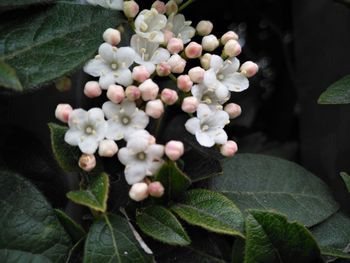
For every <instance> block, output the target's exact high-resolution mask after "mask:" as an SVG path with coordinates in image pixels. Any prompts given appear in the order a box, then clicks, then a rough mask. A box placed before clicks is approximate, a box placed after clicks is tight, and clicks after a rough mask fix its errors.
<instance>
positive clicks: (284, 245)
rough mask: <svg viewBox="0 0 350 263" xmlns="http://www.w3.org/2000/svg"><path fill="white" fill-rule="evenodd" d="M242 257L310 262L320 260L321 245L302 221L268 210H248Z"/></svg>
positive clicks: (255, 259) (253, 260)
mask: <svg viewBox="0 0 350 263" xmlns="http://www.w3.org/2000/svg"><path fill="white" fill-rule="evenodd" d="M246 237H247V239H246V245H245V261H244V262H247V263H248V262H249V263H254V262H268V263H273V262H284V263H291V262H295V263H303V262H305V263H309V262H323V261H322V258H321V255H320V249H319V248H318V246H317V243H316V241H315V240H314V239H313V237H312V235H311V234H310V232H309V231H308V230H307V229H306V228H305V227H304V226H303V225H301V224H299V223H296V222H293V223H289V222H287V218H286V217H284V216H282V215H279V214H276V213H272V212H267V211H257V210H255V211H253V210H252V211H250V215H249V216H248V217H247V220H246Z"/></svg>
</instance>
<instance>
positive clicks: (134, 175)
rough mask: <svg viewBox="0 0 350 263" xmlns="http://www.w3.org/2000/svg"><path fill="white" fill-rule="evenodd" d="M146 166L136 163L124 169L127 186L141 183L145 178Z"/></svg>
mask: <svg viewBox="0 0 350 263" xmlns="http://www.w3.org/2000/svg"><path fill="white" fill-rule="evenodd" d="M146 169H147V167H146V164H142V163H140V162H136V163H133V164H130V165H127V166H126V167H125V170H124V173H125V179H126V181H127V183H128V184H130V185H132V184H136V183H138V182H141V181H142V180H143V179H144V178H145V176H146Z"/></svg>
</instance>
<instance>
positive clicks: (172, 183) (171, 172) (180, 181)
mask: <svg viewBox="0 0 350 263" xmlns="http://www.w3.org/2000/svg"><path fill="white" fill-rule="evenodd" d="M154 180H155V181H160V182H161V183H162V184H163V185H164V188H165V192H164V196H166V197H167V199H168V200H173V199H174V198H176V197H178V196H179V195H181V194H182V193H183V192H184V191H185V190H186V189H187V188H188V187H189V186H190V184H191V180H190V179H189V178H188V177H187V176H186V175H185V174H184V173H183V172H182V171H181V170H180V169H179V167H178V166H177V165H176V163H175V162H173V161H167V162H165V163H164V164H163V166H162V167H161V168H160V170H159V171H158V173H157V174H156V175H155V176H154Z"/></svg>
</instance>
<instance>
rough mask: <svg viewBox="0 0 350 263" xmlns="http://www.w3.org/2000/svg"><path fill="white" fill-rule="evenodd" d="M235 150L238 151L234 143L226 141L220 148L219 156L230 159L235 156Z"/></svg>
mask: <svg viewBox="0 0 350 263" xmlns="http://www.w3.org/2000/svg"><path fill="white" fill-rule="evenodd" d="M237 150H238V147H237V143H235V142H234V141H227V142H226V143H225V144H223V145H222V146H221V148H220V152H221V154H222V155H223V156H225V157H231V156H233V155H235V153H236V152H237Z"/></svg>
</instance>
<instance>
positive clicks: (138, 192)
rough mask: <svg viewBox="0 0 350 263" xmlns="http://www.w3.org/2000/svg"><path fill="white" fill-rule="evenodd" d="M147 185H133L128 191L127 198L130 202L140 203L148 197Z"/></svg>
mask: <svg viewBox="0 0 350 263" xmlns="http://www.w3.org/2000/svg"><path fill="white" fill-rule="evenodd" d="M148 195H149V193H148V185H147V184H146V183H143V182H142V183H136V184H133V185H132V186H131V188H130V190H129V196H130V198H131V199H132V200H134V201H136V202H140V201H142V200H145V199H146V198H147V197H148Z"/></svg>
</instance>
